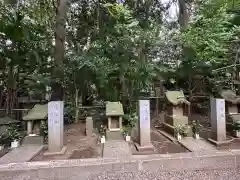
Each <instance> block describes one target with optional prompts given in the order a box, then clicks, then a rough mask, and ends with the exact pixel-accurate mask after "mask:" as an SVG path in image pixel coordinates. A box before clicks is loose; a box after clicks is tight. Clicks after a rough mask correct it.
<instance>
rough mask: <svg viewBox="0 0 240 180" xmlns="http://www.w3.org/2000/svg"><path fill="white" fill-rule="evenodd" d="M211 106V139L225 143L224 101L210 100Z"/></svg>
mask: <svg viewBox="0 0 240 180" xmlns="http://www.w3.org/2000/svg"><path fill="white" fill-rule="evenodd" d="M210 104H211V139H212V140H214V141H217V142H221V141H226V115H225V100H224V99H215V98H211V99H210Z"/></svg>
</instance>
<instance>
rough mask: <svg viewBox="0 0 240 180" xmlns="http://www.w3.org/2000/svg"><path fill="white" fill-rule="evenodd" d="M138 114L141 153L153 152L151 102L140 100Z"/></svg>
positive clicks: (139, 148)
mask: <svg viewBox="0 0 240 180" xmlns="http://www.w3.org/2000/svg"><path fill="white" fill-rule="evenodd" d="M138 104H139V106H138V109H139V111H138V112H139V113H138V119H139V122H138V127H139V129H138V133H139V145H140V147H138V150H139V151H145V150H153V146H152V143H151V127H150V102H149V100H139V102H138Z"/></svg>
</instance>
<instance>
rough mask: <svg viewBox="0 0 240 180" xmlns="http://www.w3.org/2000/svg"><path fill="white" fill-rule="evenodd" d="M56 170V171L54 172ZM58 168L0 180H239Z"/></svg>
mask: <svg viewBox="0 0 240 180" xmlns="http://www.w3.org/2000/svg"><path fill="white" fill-rule="evenodd" d="M56 170H57V171H56ZM72 170H73V171H72ZM72 170H71V172H69V169H61V168H58V169H56V168H55V170H54V171H52V170H49V171H46V170H45V171H38V170H36V171H31V172H27V171H26V172H1V173H0V179H1V180H239V179H240V170H239V169H238V170H230V169H225V170H211V171H181V172H148V171H139V172H137V173H131V172H108V173H107V172H104V173H101V174H88V175H83V174H82V173H81V172H78V171H76V172H75V171H74V168H73V169H72Z"/></svg>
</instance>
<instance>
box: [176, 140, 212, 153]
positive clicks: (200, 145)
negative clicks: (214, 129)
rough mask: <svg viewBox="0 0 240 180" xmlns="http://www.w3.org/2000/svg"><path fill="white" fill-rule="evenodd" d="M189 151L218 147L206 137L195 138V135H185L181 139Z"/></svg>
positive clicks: (181, 142)
mask: <svg viewBox="0 0 240 180" xmlns="http://www.w3.org/2000/svg"><path fill="white" fill-rule="evenodd" d="M179 143H180V144H182V145H183V146H184V147H186V148H187V149H188V150H189V151H192V152H196V151H203V150H216V148H215V147H214V146H213V145H211V144H210V143H208V142H207V141H205V140H204V139H194V138H193V137H185V138H183V139H181V140H180V141H179Z"/></svg>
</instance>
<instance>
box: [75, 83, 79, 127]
mask: <svg viewBox="0 0 240 180" xmlns="http://www.w3.org/2000/svg"><path fill="white" fill-rule="evenodd" d="M78 96H79V89H77V88H75V123H77V122H78V114H79V103H78V102H79V99H78Z"/></svg>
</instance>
